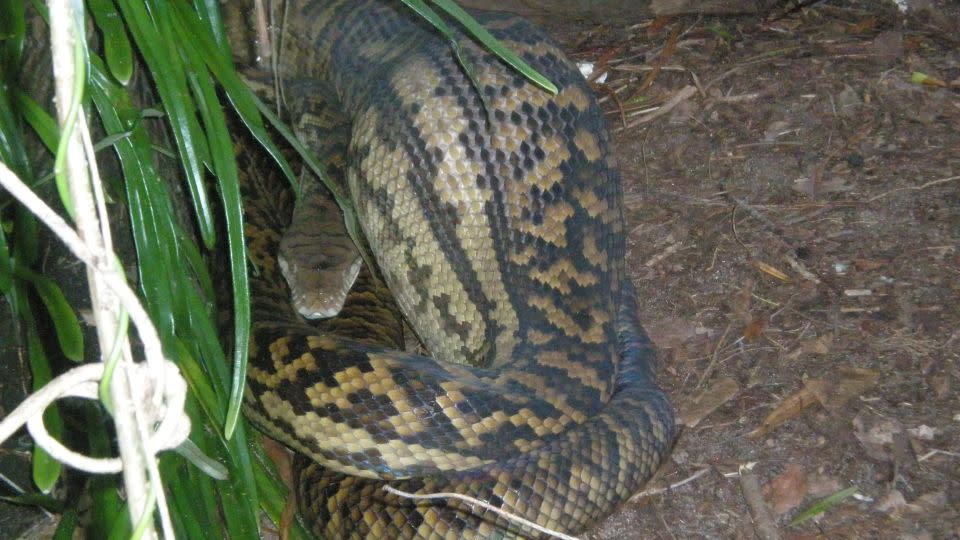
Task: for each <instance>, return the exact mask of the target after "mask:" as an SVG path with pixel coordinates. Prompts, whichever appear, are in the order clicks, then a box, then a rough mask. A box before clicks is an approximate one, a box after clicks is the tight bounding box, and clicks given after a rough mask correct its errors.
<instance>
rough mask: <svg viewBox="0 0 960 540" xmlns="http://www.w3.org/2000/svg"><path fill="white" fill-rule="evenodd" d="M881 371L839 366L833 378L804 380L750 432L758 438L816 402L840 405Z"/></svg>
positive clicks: (830, 406)
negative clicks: (797, 388) (801, 386)
mask: <svg viewBox="0 0 960 540" xmlns="http://www.w3.org/2000/svg"><path fill="white" fill-rule="evenodd" d="M879 377H880V374H879V373H877V372H875V371H872V370H869V369H863V368H853V367H840V368H838V369H837V372H836V374H835V377H834V378H833V379H831V380H827V379H814V378H809V379H806V380H804V381H803V388H802V389H801V390H800V391H798V392H797V393H795V394H793V395H791V396H788V397H786V398H784V399H783V401H781V402H780V404H779V405H777V406H776V408H774V410H773V411H771V412H770V414H768V415H767V417H766V418H764V419H763V422H761V424H760V427H758V428H757V429H755V430H753V431H751V432H750V433H749V434H747V437H748V438H751V439H755V438H757V437H762V436H763V435H766V434H767V433H769V432H770V430H772V429H773V428H775V427H778V426H780V425H781V424H783V423H784V422H786V421H787V420H790V419H791V418H794V417H795V416H799V415H800V413H802V412H803V411H804V410H805V409H807V408H808V407H810V406H813V405H818V404H819V405H822V406H823V407H824V408H825V409H827V410H829V411H836V410H838V409H840V407H842V406H843V405H844V404H846V402H847V401H849V400H850V398H852V397H855V396H859V395H860V394H862V393H863V392H864V391H865V390H867V389H868V388H870V387H872V386H873V385H874V384H876V382H877V379H878V378H879Z"/></svg>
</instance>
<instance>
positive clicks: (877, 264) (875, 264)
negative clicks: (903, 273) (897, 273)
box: [853, 259, 888, 272]
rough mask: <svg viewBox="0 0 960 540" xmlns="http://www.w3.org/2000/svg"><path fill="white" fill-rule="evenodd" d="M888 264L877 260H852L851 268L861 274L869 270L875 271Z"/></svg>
mask: <svg viewBox="0 0 960 540" xmlns="http://www.w3.org/2000/svg"><path fill="white" fill-rule="evenodd" d="M887 264H888V262H887V261H883V260H878V259H854V260H853V266H854V268H856V269H857V270H860V271H861V272H867V271H870V270H876V269H877V268H881V267H883V266H886V265H887Z"/></svg>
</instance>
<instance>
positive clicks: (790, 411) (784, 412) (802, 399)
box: [747, 387, 818, 439]
mask: <svg viewBox="0 0 960 540" xmlns="http://www.w3.org/2000/svg"><path fill="white" fill-rule="evenodd" d="M817 403H818V401H817V397H816V395H814V394H813V392H811V391H810V390H809V389H808V388H806V387H804V388H803V389H801V390H800V391H799V392H797V393H795V394H793V395H791V396H788V397H786V398H784V399H783V401H781V402H780V404H779V405H777V406H776V407H775V408H774V409H773V411H771V412H770V414H768V415H767V417H766V418H764V419H763V422H761V423H760V427H758V428H757V429H755V430H753V431H751V432H750V433H748V434H747V437H748V438H750V439H756V438H759V437H762V436H764V435H766V434H767V433H769V432H770V430H772V429H773V428H776V427H778V426H780V425H781V424H783V423H784V422H786V421H787V420H790V419H792V418H794V417H795V416H799V415H800V413H801V412H803V411H804V409H806V408H807V407H810V406H811V405H816V404H817Z"/></svg>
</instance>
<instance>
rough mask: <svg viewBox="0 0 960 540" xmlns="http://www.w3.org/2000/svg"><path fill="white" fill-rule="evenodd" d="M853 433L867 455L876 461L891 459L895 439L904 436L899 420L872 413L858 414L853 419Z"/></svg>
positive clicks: (892, 457)
mask: <svg viewBox="0 0 960 540" xmlns="http://www.w3.org/2000/svg"><path fill="white" fill-rule="evenodd" d="M853 435H854V437H856V438H857V440H858V441H860V445H861V446H863V449H864V451H866V453H867V455H868V456H869V457H870V458H872V459H875V460H877V461H892V460H893V459H894V453H895V451H896V445H895V444H894V443H895V442H896V439H898V438H905V435H904V431H903V425H902V424H900V422H898V421H896V420H894V419H892V418H883V417H880V416H875V415H872V414H859V415H857V416H856V417H855V418H854V419H853Z"/></svg>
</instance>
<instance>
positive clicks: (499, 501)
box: [245, 0, 673, 538]
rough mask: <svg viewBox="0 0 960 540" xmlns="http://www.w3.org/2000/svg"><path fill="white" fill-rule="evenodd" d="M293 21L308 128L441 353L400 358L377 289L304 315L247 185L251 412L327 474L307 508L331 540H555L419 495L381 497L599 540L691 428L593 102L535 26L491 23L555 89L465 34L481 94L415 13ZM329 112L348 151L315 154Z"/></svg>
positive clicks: (369, 9)
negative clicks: (638, 283) (663, 358)
mask: <svg viewBox="0 0 960 540" xmlns="http://www.w3.org/2000/svg"><path fill="white" fill-rule="evenodd" d="M293 4H295V5H292V6H291V11H292V12H291V13H290V14H288V16H287V20H288V21H290V23H291V25H290V28H285V36H286V37H285V39H286V40H287V44H286V47H285V48H284V50H283V56H282V57H281V58H282V60H281V64H282V66H281V77H282V79H283V80H284V81H285V82H286V83H287V84H288V85H289V88H290V89H291V90H289V91H288V94H290V93H293V94H295V96H294V97H293V98H292V99H290V103H289V105H290V112H291V114H292V115H293V116H294V117H300V118H301V121H300V125H301V131H302V136H303V137H304V138H305V139H307V140H308V141H310V142H311V143H312V144H313V145H314V147H315V149H316V150H317V151H318V152H319V153H320V155H321V157H323V158H324V159H325V160H326V161H327V162H328V164H330V165H332V166H333V169H334V171H335V172H337V173H339V176H340V177H341V178H342V180H343V181H344V183H345V186H346V189H347V190H348V192H349V194H350V198H351V199H352V201H353V204H354V206H355V208H356V211H357V214H358V216H359V220H360V223H361V225H362V227H363V232H364V234H365V237H366V239H367V241H368V242H369V245H370V248H371V251H372V253H373V255H374V257H375V259H376V262H377V264H378V266H379V269H380V272H382V275H383V278H384V280H385V281H386V283H387V284H388V285H389V288H390V291H391V292H392V294H393V296H394V297H395V299H396V302H397V304H398V305H399V307H400V311H402V313H403V315H404V317H405V318H406V320H407V321H408V322H409V324H410V325H411V327H412V328H413V329H414V330H415V332H416V334H417V335H418V337H419V338H420V340H421V341H422V343H423V345H425V346H426V348H427V349H429V351H430V353H431V355H432V357H425V356H418V355H414V354H409V353H405V352H402V351H401V350H399V349H400V348H401V346H402V345H401V343H400V340H401V338H400V337H399V336H400V330H398V328H399V327H398V326H397V323H396V319H395V318H393V319H391V315H392V314H393V311H391V304H390V300H389V298H388V297H387V298H385V295H384V294H383V293H382V292H377V291H376V290H375V289H366V290H364V287H355V290H354V292H351V293H350V296H349V297H348V298H347V304H346V306H345V307H344V310H345V311H344V312H343V313H342V314H341V316H340V317H336V318H334V319H331V320H330V321H328V322H325V323H321V324H319V325H316V324H315V325H310V324H307V323H306V322H304V321H303V320H301V319H299V317H298V316H297V315H296V313H295V312H294V311H293V310H292V309H291V308H290V307H289V296H288V295H289V294H290V293H289V291H287V290H286V288H285V285H284V283H283V280H282V278H280V277H278V275H279V272H278V264H277V262H276V255H277V252H278V249H279V248H278V246H279V239H280V235H281V229H282V228H283V227H286V225H287V222H289V217H288V216H284V215H282V211H281V210H278V208H279V207H282V206H283V205H282V204H280V202H278V201H282V198H281V199H278V198H276V197H272V196H271V195H270V193H271V191H270V190H269V189H260V186H257V185H253V186H249V185H248V186H245V194H246V201H247V202H246V204H247V210H246V212H247V214H246V220H247V232H248V243H249V249H250V253H251V258H252V259H253V261H254V263H255V264H256V266H257V267H258V271H259V274H257V277H255V278H253V279H252V287H253V292H254V334H253V338H252V343H251V351H252V352H251V358H250V370H249V375H248V390H247V400H246V411H247V414H248V416H249V417H250V418H251V419H253V420H254V422H255V423H257V424H258V425H259V426H261V427H262V428H263V429H265V430H266V431H267V432H269V433H270V434H271V435H273V436H274V437H276V438H278V439H280V440H282V441H284V442H285V443H287V444H288V445H290V446H291V447H293V448H295V449H296V450H298V451H299V452H301V453H302V454H305V455H306V456H308V457H309V458H310V461H309V462H308V463H309V464H305V465H304V466H303V467H302V469H303V470H302V471H301V476H302V479H301V483H300V488H299V497H300V501H301V510H302V512H303V513H304V514H305V515H306V516H307V520H308V521H309V522H310V525H311V526H312V527H313V529H314V531H315V532H316V533H317V534H318V535H321V536H327V537H371V538H379V537H387V538H393V537H402V538H420V537H424V538H495V537H514V536H532V537H536V536H537V533H535V532H534V531H531V530H530V529H526V528H523V527H519V526H517V525H515V524H511V523H509V522H507V521H505V520H504V519H503V518H501V517H498V516H497V515H496V514H494V513H492V512H489V511H487V510H484V509H482V508H475V507H472V506H471V505H469V504H468V503H464V502H460V501H457V500H448V501H436V500H431V501H410V500H407V499H402V498H399V497H397V496H395V495H391V494H388V493H386V492H384V491H383V490H382V489H381V487H382V485H383V484H384V483H389V484H390V485H392V486H394V487H396V488H398V489H401V490H404V491H411V492H417V493H434V492H455V493H461V494H464V495H470V496H472V497H475V498H478V499H481V500H483V501H486V502H488V503H490V504H491V505H493V506H494V507H499V508H502V509H503V510H506V511H509V512H512V513H514V514H517V515H520V516H522V517H524V518H526V519H529V520H531V521H533V522H535V523H538V524H540V525H543V526H546V527H549V528H553V529H557V530H560V531H567V532H578V531H581V530H583V529H584V528H586V527H587V526H588V525H590V524H592V523H593V522H594V521H596V520H597V519H599V518H600V517H602V516H604V515H605V514H607V513H608V512H609V511H610V510H611V509H612V508H613V507H614V506H615V505H616V504H618V503H619V502H620V501H622V500H624V499H625V498H626V497H629V496H630V495H631V494H632V493H633V492H635V491H636V490H637V489H639V487H640V486H641V485H642V484H643V482H645V481H646V479H647V478H649V476H650V475H651V474H652V473H653V471H654V470H655V468H656V467H657V465H658V463H659V462H660V459H661V458H662V456H663V454H664V453H665V452H666V450H667V448H668V446H669V444H670V443H671V441H672V435H673V416H672V410H671V407H670V405H669V403H668V401H667V399H666V397H665V395H664V393H663V392H662V391H661V390H660V389H659V387H658V386H657V385H656V382H655V380H654V373H653V366H652V362H653V357H654V354H653V350H652V347H651V345H650V343H649V341H648V340H647V339H646V336H645V335H644V334H643V332H642V329H641V328H640V326H639V323H638V321H637V318H636V308H637V306H636V301H635V299H634V293H633V288H632V286H631V285H630V283H629V281H628V280H627V278H626V276H625V271H624V251H625V247H624V232H623V216H622V203H621V188H620V184H619V179H618V176H617V173H616V170H615V164H614V161H613V157H612V156H611V154H610V152H609V150H608V140H607V139H608V136H607V134H606V131H605V129H604V125H603V119H602V113H601V112H600V110H599V109H598V107H597V105H596V103H595V102H594V100H593V98H592V97H591V94H590V90H589V88H588V87H587V86H586V84H585V83H584V81H583V80H582V77H581V75H580V74H579V72H578V71H577V70H576V68H575V67H574V66H572V64H571V63H570V62H569V61H568V60H567V59H566V58H565V57H564V55H563V54H562V53H561V52H560V51H559V49H557V47H556V46H555V45H554V44H553V43H552V42H551V41H550V40H549V38H547V37H546V36H545V35H544V34H543V33H542V32H541V31H539V30H537V29H536V28H535V27H533V26H531V25H530V24H528V23H526V22H525V21H523V20H521V19H518V18H516V17H512V16H507V15H496V14H487V15H483V16H478V19H479V20H480V21H481V22H482V23H483V24H484V26H485V27H486V28H487V29H488V30H489V31H490V32H491V33H492V34H493V35H494V36H495V37H497V38H498V39H499V40H500V41H501V42H503V43H504V44H506V45H507V46H508V47H510V48H511V49H513V50H514V51H516V52H517V53H518V54H520V55H521V56H522V57H523V59H524V60H525V61H526V62H528V63H529V64H531V65H532V66H533V67H534V68H535V69H537V70H538V71H539V72H540V73H542V74H544V75H546V76H547V77H548V78H549V79H550V80H551V81H553V82H554V83H555V84H556V85H557V86H558V88H559V89H560V92H559V94H558V95H556V96H552V95H550V94H548V93H546V92H544V91H542V90H540V89H537V88H535V87H534V86H532V85H531V84H530V83H528V82H527V81H526V80H525V79H523V78H522V76H520V75H518V74H516V73H515V72H514V71H512V70H511V69H510V68H509V67H507V66H505V65H503V64H502V63H501V62H500V61H499V60H497V59H496V58H495V57H493V56H492V55H491V54H489V53H488V52H486V51H485V50H483V49H482V48H480V47H479V46H477V45H475V44H474V43H473V42H472V41H471V40H470V39H469V38H467V37H464V36H463V35H461V34H457V39H458V41H459V44H460V47H461V48H462V51H463V56H464V57H465V59H466V61H467V64H468V65H469V66H470V68H471V69H472V70H473V73H474V75H475V78H476V86H474V85H473V84H471V81H470V79H469V78H468V77H467V75H466V74H465V72H464V70H463V69H462V68H461V67H460V65H459V64H458V63H457V60H456V59H455V58H454V56H453V54H452V53H451V48H450V47H449V43H448V42H447V41H445V40H444V39H443V38H442V37H441V36H440V35H439V34H438V33H437V32H436V31H435V30H433V29H432V28H431V27H429V26H428V25H427V24H426V23H424V22H421V21H420V20H418V18H417V17H416V15H414V14H413V13H412V12H411V11H409V10H408V9H407V8H406V7H405V6H403V5H402V4H401V3H400V2H399V1H389V0H377V1H314V2H303V3H298V2H294V3H293ZM478 90H479V92H478ZM481 94H482V100H481V97H480V96H481ZM298 96H299V97H298ZM320 102H322V103H323V106H322V107H321V106H320V105H318V103H320ZM321 111H322V112H321ZM330 111H335V112H330ZM320 117H323V119H324V122H322V123H323V124H324V126H325V129H324V130H323V132H324V133H325V134H327V135H329V134H331V133H332V134H334V136H335V137H334V138H332V139H331V138H327V139H324V140H322V141H321V140H320V139H319V132H320V130H319V128H316V125H319V124H320V123H321V122H319V121H317V122H315V123H314V122H312V120H311V119H317V118H320ZM315 124H316V125H315ZM331 126H332V128H331ZM315 128H316V129H315ZM337 135H338V136H339V138H337V137H336V136H337ZM278 204H279V205H280V206H279V207H278V206H277V205H278ZM297 227H298V228H303V227H304V223H302V222H301V223H299V224H298V225H297ZM307 228H309V223H307ZM370 279H371V276H370V275H369V274H364V275H362V276H361V282H363V281H364V280H367V281H369V280H370ZM361 285H362V283H361ZM285 295H286V296H285ZM371 313H372V314H371ZM355 318H356V319H359V320H360V321H361V322H360V323H359V325H354V324H352V323H349V324H348V322H345V321H352V320H354V319H355ZM390 320H392V321H393V323H389V322H388V323H383V324H381V323H380V321H390Z"/></svg>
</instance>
